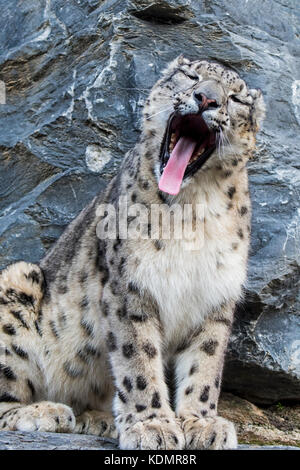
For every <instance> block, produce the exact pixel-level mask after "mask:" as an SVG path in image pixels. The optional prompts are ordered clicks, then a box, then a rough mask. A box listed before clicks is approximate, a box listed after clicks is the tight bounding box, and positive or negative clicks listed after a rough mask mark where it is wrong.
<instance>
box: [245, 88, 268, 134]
mask: <svg viewBox="0 0 300 470" xmlns="http://www.w3.org/2000/svg"><path fill="white" fill-rule="evenodd" d="M249 93H250V95H251V96H252V98H253V114H252V118H253V120H254V122H255V124H256V126H257V130H258V129H260V127H261V125H262V123H263V120H264V118H265V115H266V105H265V101H264V97H263V94H262V91H261V89H260V88H258V89H255V88H252V89H251V90H249Z"/></svg>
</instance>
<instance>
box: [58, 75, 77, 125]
mask: <svg viewBox="0 0 300 470" xmlns="http://www.w3.org/2000/svg"><path fill="white" fill-rule="evenodd" d="M76 74H77V70H76V69H75V70H73V82H72V84H71V85H70V86H69V88H68V89H67V93H68V94H69V95H70V97H71V103H70V105H69V107H68V109H67V110H66V111H64V112H63V113H62V116H66V117H67V118H68V119H69V120H70V121H72V116H73V111H74V104H75V98H74V94H75V82H76Z"/></svg>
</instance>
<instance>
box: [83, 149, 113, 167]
mask: <svg viewBox="0 0 300 470" xmlns="http://www.w3.org/2000/svg"><path fill="white" fill-rule="evenodd" d="M110 159H111V153H110V152H109V151H108V150H107V149H103V148H101V147H100V146H99V145H95V144H92V145H88V146H87V148H86V151H85V161H86V165H87V167H88V169H89V170H91V171H92V172H93V173H100V171H101V170H102V168H103V167H104V166H105V165H106V164H107V163H108V162H109V161H110Z"/></svg>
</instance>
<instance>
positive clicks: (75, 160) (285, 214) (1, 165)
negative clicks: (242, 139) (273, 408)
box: [0, 0, 300, 403]
mask: <svg viewBox="0 0 300 470" xmlns="http://www.w3.org/2000/svg"><path fill="white" fill-rule="evenodd" d="M0 6H1V13H2V14H1V17H0V43H1V51H0V64H1V67H0V80H2V81H3V82H4V84H5V87H6V104H1V103H3V83H1V82H0V83H1V87H0V93H1V90H2V95H1V97H0V266H1V267H5V266H6V265H7V264H9V263H10V262H12V261H16V260H19V259H25V260H31V261H38V260H39V259H40V258H41V257H42V256H43V255H44V253H45V252H46V250H47V249H48V248H49V247H50V246H51V245H52V244H53V242H54V241H55V240H56V239H57V237H58V236H59V235H60V234H61V233H62V230H63V229H64V227H65V226H66V224H67V223H69V222H70V220H71V219H72V218H74V216H75V215H76V214H77V213H78V212H79V211H80V210H81V209H82V208H83V207H84V206H85V205H86V203H87V202H88V201H89V200H90V199H91V198H92V197H93V196H94V194H96V193H97V192H98V191H100V190H101V189H102V188H103V187H104V186H105V184H106V183H107V181H108V180H109V179H110V178H111V177H112V175H114V174H115V172H116V170H117V168H118V165H119V163H120V161H121V160H122V158H123V156H124V153H125V152H126V151H127V150H128V149H129V148H130V147H131V146H132V145H133V144H134V143H135V142H136V140H137V138H138V134H139V118H140V112H141V109H142V105H143V102H144V100H145V97H146V96H147V93H148V90H149V89H150V87H151V86H152V85H153V83H154V82H155V81H156V80H157V78H158V76H159V73H160V71H161V69H162V68H163V67H164V66H165V65H166V64H167V63H168V62H169V61H170V60H171V59H173V58H174V57H176V56H177V55H178V54H179V53H184V54H185V55H187V56H188V57H191V58H208V59H216V60H218V61H220V62H222V63H224V64H226V65H229V66H231V67H233V68H235V69H236V70H238V71H239V72H240V73H241V75H242V76H243V77H244V78H245V79H246V80H247V81H248V82H249V83H251V85H252V86H253V87H260V88H262V90H263V92H264V95H265V99H266V103H267V107H268V114H267V119H266V122H265V125H264V128H263V130H262V132H261V133H260V136H259V140H258V151H257V155H256V158H255V159H254V160H253V161H252V162H250V163H249V173H250V180H251V193H252V199H253V209H254V214H253V237H252V240H253V241H252V249H251V257H250V268H249V282H248V285H247V297H246V301H245V303H244V304H243V305H242V306H240V308H239V311H238V315H237V316H238V319H237V321H236V326H235V329H234V333H233V336H232V340H231V344H230V349H229V354H228V360H227V367H226V373H225V380H224V386H225V387H226V389H227V390H231V391H233V392H235V393H239V394H241V395H242V396H245V397H246V398H249V399H251V400H253V401H255V402H257V403H274V402H276V401H278V400H291V401H296V400H299V396H300V334H299V333H300V316H299V310H300V309H299V306H300V296H299V257H300V242H299V238H300V237H299V233H300V232H299V218H300V212H299V187H300V173H299V168H300V163H299V162H300V148H299V137H298V136H299V125H300V76H299V73H300V72H299V71H300V60H299V56H300V54H299V51H300V47H299V42H300V40H299V34H300V12H299V5H298V0H270V1H268V2H261V1H260V0H252V1H251V2H243V6H242V7H241V2H240V1H239V0H211V1H207V0H197V1H196V0H156V1H148V0H130V1H129V0H122V1H121V0H102V1H101V0H68V1H67V2H66V1H64V0H25V1H22V2H20V1H19V0H10V1H9V2H7V1H6V0H0Z"/></svg>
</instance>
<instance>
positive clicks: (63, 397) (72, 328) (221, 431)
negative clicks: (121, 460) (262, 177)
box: [0, 56, 265, 450]
mask: <svg viewBox="0 0 300 470" xmlns="http://www.w3.org/2000/svg"><path fill="white" fill-rule="evenodd" d="M264 114H265V105H264V100H263V96H262V92H261V90H259V89H252V88H250V87H249V86H248V85H247V84H246V82H245V81H244V80H243V79H242V78H241V77H240V76H239V74H238V73H237V72H236V71H234V70H231V69H230V68H228V67H225V66H223V65H221V64H219V63H216V62H213V61H208V60H190V59H187V58H185V57H183V56H179V57H178V58H176V59H175V60H173V62H171V63H170V64H169V65H168V66H167V67H166V69H165V70H164V71H163V72H162V75H161V78H160V79H159V80H158V82H157V83H156V84H155V85H154V86H153V88H152V90H151V92H150V95H149V98H148V99H147V100H146V101H145V106H144V110H143V115H142V119H141V123H142V124H141V132H140V136H139V139H138V141H137V143H136V145H135V146H134V148H132V149H131V150H129V151H128V152H127V153H126V155H125V156H124V158H123V161H122V163H121V165H120V168H119V171H118V172H117V174H116V175H115V177H114V178H113V179H112V180H111V181H110V182H109V184H108V185H107V187H106V188H105V190H104V191H102V192H101V193H100V194H98V195H97V196H95V197H94V199H93V200H92V201H91V202H90V204H89V205H88V206H87V207H86V208H85V209H84V210H83V211H82V212H81V213H80V214H79V215H78V216H77V218H76V219H75V220H74V221H73V222H72V223H70V225H69V226H68V227H67V228H66V230H65V231H64V233H63V234H62V236H61V237H60V238H59V239H58V241H57V242H56V243H55V244H54V246H53V247H52V248H51V249H50V251H49V252H48V253H47V254H46V256H45V257H44V258H43V259H42V260H41V262H40V263H39V264H32V263H29V262H24V261H20V262H17V263H15V264H12V265H10V266H8V267H7V268H6V269H4V270H3V271H2V272H1V274H0V429H2V430H18V431H50V432H70V433H85V434H95V435H98V436H103V437H113V438H118V440H119V446H120V448H121V449H151V450H156V449H157V450H161V449H165V450H176V449H230V448H236V446H237V436H236V431H235V428H234V425H233V423H231V422H230V421H228V420H226V419H224V418H222V417H220V416H218V413H217V408H218V399H219V394H220V389H221V383H222V372H223V365H224V357H225V352H226V348H227V343H228V339H229V336H230V332H231V327H232V323H233V319H234V311H235V306H236V304H237V303H238V302H239V301H240V300H241V298H242V296H243V286H244V283H245V280H246V273H247V258H248V248H249V240H250V218H251V203H250V196H249V188H248V176H247V167H246V166H247V161H248V159H249V158H251V156H252V155H253V152H254V150H255V138H256V133H257V131H258V130H259V128H260V126H261V124H262V122H263V119H264ZM121 200H124V201H125V200H126V210H125V209H124V207H123V206H122V208H121V205H120V201H121ZM154 207H155V208H156V209H157V208H158V210H159V218H158V219H156V223H155V221H152V217H150V215H151V214H152V212H153V210H154V209H153V208H154ZM174 207H175V208H176V210H175V209H174ZM186 207H189V208H190V209H189V212H188V211H186V212H185V208H186ZM145 209H146V212H147V214H148V215H149V214H150V215H149V217H148V218H145V217H144V216H143V217H142V218H141V217H140V214H141V213H143V214H144V215H145ZM176 211H177V212H176ZM180 211H181V212H180ZM175 212H176V214H177V215H178V213H179V214H181V215H180V218H179V219H178V218H177V219H176V218H175V215H174V214H175ZM124 214H125V221H126V224H127V228H130V227H131V229H132V230H131V232H132V233H135V234H136V236H128V233H127V235H126V234H125V235H126V236H125V235H124V233H123V232H124V230H123V232H122V233H121V230H120V225H121V223H120V220H121V219H120V216H123V219H124ZM186 214H187V215H186ZM188 214H189V215H188ZM167 217H169V220H170V224H169V225H170V226H171V230H170V231H169V232H170V236H165V234H164V233H163V232H164V230H163V222H164V219H165V218H167ZM123 219H122V220H123ZM116 220H117V221H118V222H116ZM185 221H188V222H189V223H190V227H191V229H190V231H189V232H188V235H186V234H183V235H182V236H177V235H176V236H175V230H174V229H175V228H178V227H179V226H181V225H182V223H183V222H185ZM113 222H116V223H115V225H116V230H115V231H114V230H113V229H112V227H113ZM126 224H125V225H126ZM123 225H124V224H123ZM99 227H100V229H99ZM127 232H128V231H127ZM153 232H154V233H153ZM105 233H107V236H106V235H105ZM176 233H177V232H176Z"/></svg>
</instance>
